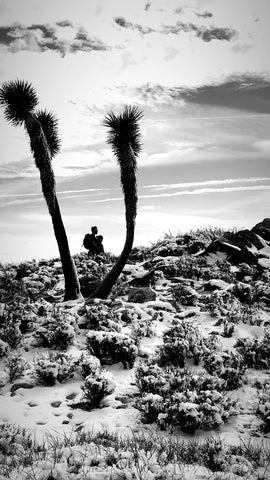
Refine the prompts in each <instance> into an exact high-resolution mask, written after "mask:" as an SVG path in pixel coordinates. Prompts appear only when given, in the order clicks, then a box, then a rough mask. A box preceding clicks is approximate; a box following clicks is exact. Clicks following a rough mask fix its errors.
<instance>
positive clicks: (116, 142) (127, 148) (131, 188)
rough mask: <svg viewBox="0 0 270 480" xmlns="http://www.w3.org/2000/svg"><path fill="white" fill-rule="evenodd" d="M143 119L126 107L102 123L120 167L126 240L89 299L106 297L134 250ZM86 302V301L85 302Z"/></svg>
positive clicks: (141, 114) (132, 109) (133, 109)
mask: <svg viewBox="0 0 270 480" xmlns="http://www.w3.org/2000/svg"><path fill="white" fill-rule="evenodd" d="M142 117H143V113H142V111H141V110H140V109H139V108H138V107H134V106H125V107H124V109H123V111H122V113H120V114H119V115H118V116H117V115H115V114H114V113H113V112H110V113H108V114H107V115H106V116H105V118H104V120H103V122H102V124H103V125H104V126H105V127H108V128H109V134H108V139H107V142H108V143H109V144H110V145H111V146H112V150H113V153H114V155H115V157H116V160H117V162H118V164H119V167H120V175H121V185H122V190H123V193H124V201H125V210H126V240H125V244H124V247H123V250H122V253H121V255H120V257H119V258H118V259H117V261H116V263H115V265H114V266H113V268H112V269H111V271H110V272H109V273H108V275H107V276H106V277H105V278H104V280H103V281H102V283H101V284H100V285H99V286H98V287H97V289H96V290H95V291H94V293H92V294H91V295H90V297H89V298H95V297H96V298H107V296H108V295H109V293H110V291H111V289H112V287H113V285H114V284H115V282H116V280H117V278H118V277H119V275H120V274H121V272H122V270H123V268H124V266H125V264H126V262H127V259H128V257H129V254H130V252H131V249H132V245H133V240H134V232H135V220H136V215H137V201H138V197H137V182H136V172H137V157H138V155H139V153H140V151H141V141H140V137H141V134H140V128H139V120H141V118H142ZM86 303H87V300H86Z"/></svg>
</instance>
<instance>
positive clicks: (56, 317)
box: [35, 310, 77, 350]
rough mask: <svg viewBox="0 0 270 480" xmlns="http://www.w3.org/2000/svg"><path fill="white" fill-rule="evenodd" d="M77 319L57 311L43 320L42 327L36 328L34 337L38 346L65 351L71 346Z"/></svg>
mask: <svg viewBox="0 0 270 480" xmlns="http://www.w3.org/2000/svg"><path fill="white" fill-rule="evenodd" d="M76 321H77V317H76V316H75V315H72V314H70V313H65V312H63V311H61V310H58V311H56V312H54V313H53V316H51V315H49V316H48V317H45V318H44V321H43V323H42V326H40V327H39V328H37V330H36V332H35V335H36V337H37V338H38V339H39V341H40V345H42V346H44V347H49V348H59V349H61V350H65V349H66V348H67V347H68V346H69V345H72V344H73V341H74V339H75V328H74V327H76Z"/></svg>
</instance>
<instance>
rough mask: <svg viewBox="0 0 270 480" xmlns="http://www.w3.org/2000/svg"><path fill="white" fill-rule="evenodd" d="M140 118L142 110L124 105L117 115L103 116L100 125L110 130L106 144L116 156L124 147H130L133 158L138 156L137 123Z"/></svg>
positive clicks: (109, 113) (139, 147)
mask: <svg viewBox="0 0 270 480" xmlns="http://www.w3.org/2000/svg"><path fill="white" fill-rule="evenodd" d="M142 117H143V112H142V110H141V109H140V108H139V107H137V106H131V105H126V106H125V107H124V108H123V111H122V112H121V113H120V114H118V115H115V113H113V112H112V111H111V112H108V113H107V114H106V115H105V118H104V120H103V121H102V125H103V126H105V127H108V128H109V129H110V130H109V133H108V138H107V142H108V143H109V144H110V145H112V149H113V152H114V153H115V154H116V155H118V154H119V153H120V152H121V151H122V149H123V148H125V147H126V146H131V148H132V150H133V153H134V155H135V157H137V156H138V155H139V153H140V152H141V149H142V144H141V132H140V126H139V121H140V120H141V119H142Z"/></svg>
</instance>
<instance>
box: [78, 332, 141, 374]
mask: <svg viewBox="0 0 270 480" xmlns="http://www.w3.org/2000/svg"><path fill="white" fill-rule="evenodd" d="M87 349H88V351H89V353H90V354H91V355H94V356H96V357H98V358H99V359H100V360H101V363H103V364H104V363H107V364H110V363H117V362H123V364H124V367H125V368H126V367H129V368H132V367H133V365H134V362H135V358H136V355H137V353H138V348H137V347H136V345H135V342H134V340H133V339H131V338H130V337H129V336H128V335H125V334H123V333H118V332H103V331H94V330H92V331H90V332H89V333H88V334H87Z"/></svg>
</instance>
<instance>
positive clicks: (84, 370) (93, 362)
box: [77, 351, 101, 378]
mask: <svg viewBox="0 0 270 480" xmlns="http://www.w3.org/2000/svg"><path fill="white" fill-rule="evenodd" d="M100 368H101V365H100V360H99V359H98V358H97V357H94V355H90V353H88V352H87V351H83V352H82V354H81V355H80V357H79V359H78V360H77V369H78V370H79V372H80V374H81V376H82V377H83V378H86V377H88V376H89V375H91V376H94V375H96V373H97V372H98V371H100Z"/></svg>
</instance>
